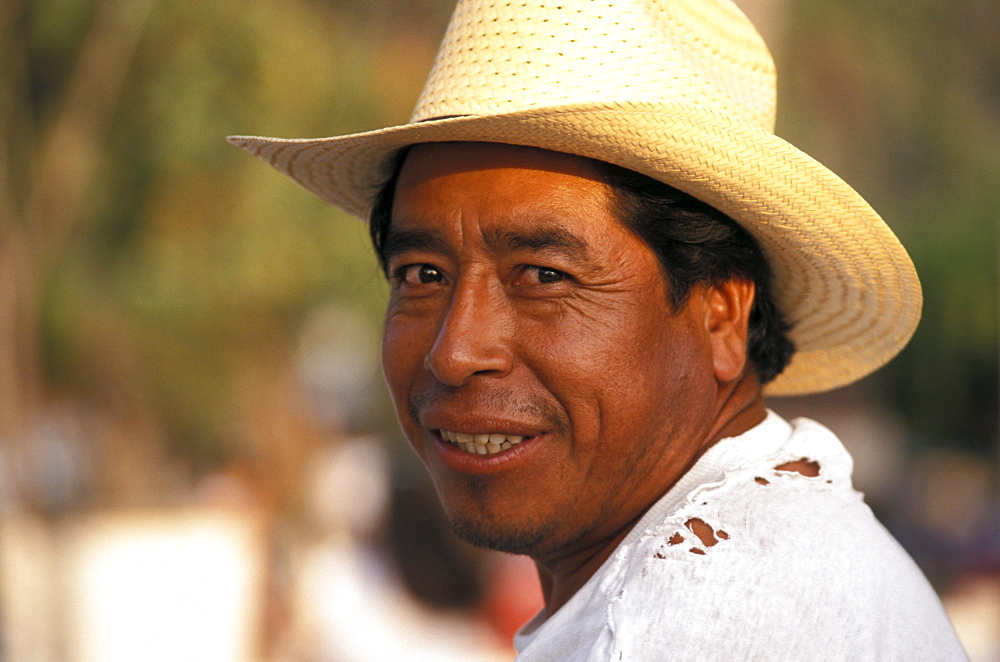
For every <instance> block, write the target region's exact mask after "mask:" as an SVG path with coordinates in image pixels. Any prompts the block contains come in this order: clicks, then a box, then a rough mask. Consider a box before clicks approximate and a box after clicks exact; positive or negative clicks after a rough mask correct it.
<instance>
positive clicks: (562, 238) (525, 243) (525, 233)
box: [483, 225, 587, 261]
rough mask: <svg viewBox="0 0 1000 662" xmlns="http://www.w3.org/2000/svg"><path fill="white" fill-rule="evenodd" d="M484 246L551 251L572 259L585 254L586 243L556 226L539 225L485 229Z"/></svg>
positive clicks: (492, 248) (510, 250)
mask: <svg viewBox="0 0 1000 662" xmlns="http://www.w3.org/2000/svg"><path fill="white" fill-rule="evenodd" d="M483 241H485V242H486V246H487V247H488V248H489V249H490V250H491V251H493V252H495V253H503V252H515V251H520V250H529V251H552V252H555V253H559V254H561V255H563V256H565V257H567V258H570V259H572V260H576V261H580V260H583V259H584V258H586V256H587V243H586V242H585V241H584V240H583V239H580V238H579V237H578V236H576V235H575V234H573V233H572V232H570V231H568V230H566V229H564V228H562V227H557V226H552V225H540V226H538V227H534V228H530V229H527V230H517V231H514V230H487V231H486V232H485V233H484V235H483Z"/></svg>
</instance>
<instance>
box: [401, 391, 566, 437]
mask: <svg viewBox="0 0 1000 662" xmlns="http://www.w3.org/2000/svg"><path fill="white" fill-rule="evenodd" d="M458 391H459V389H458V388H454V387H451V386H447V385H445V384H441V383H436V384H434V385H432V386H429V387H427V388H425V389H423V390H421V391H420V392H418V393H411V394H410V395H409V396H408V397H407V399H406V408H407V410H408V411H409V414H410V418H411V419H412V420H414V421H419V420H420V412H421V411H423V410H424V409H426V408H427V407H432V406H444V405H447V404H448V401H449V400H450V399H451V398H452V397H453V396H454V394H455V393H457V392H458ZM461 404H462V407H464V408H473V407H474V408H475V409H477V410H486V411H493V412H498V413H502V414H503V415H504V416H508V417H515V418H524V419H526V420H529V421H533V422H538V421H544V422H545V423H546V424H547V429H549V430H551V431H552V432H556V433H562V432H566V431H567V430H566V422H565V419H564V418H563V416H562V414H561V410H560V409H559V408H558V407H557V406H556V405H555V404H554V403H552V402H549V401H545V400H537V399H535V398H531V397H530V396H525V395H524V394H522V393H519V392H517V391H513V390H510V389H501V390H497V391H490V392H488V393H482V394H477V395H476V396H475V398H474V400H472V401H471V402H470V401H469V399H468V398H463V400H462V403H461Z"/></svg>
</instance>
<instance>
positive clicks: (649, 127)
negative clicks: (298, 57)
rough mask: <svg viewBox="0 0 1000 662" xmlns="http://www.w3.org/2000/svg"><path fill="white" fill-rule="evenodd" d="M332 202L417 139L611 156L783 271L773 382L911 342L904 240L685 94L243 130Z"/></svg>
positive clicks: (353, 197)
mask: <svg viewBox="0 0 1000 662" xmlns="http://www.w3.org/2000/svg"><path fill="white" fill-rule="evenodd" d="M230 141H231V142H232V143H233V144H235V145H237V146H239V147H242V148H243V149H245V150H247V151H248V152H250V153H252V154H254V155H256V156H258V157H260V158H262V159H264V160H265V161H267V162H268V163H270V164H271V165H272V166H274V167H275V168H277V169H278V170H279V171H281V172H283V173H285V174H286V175H288V176H290V177H291V178H293V179H295V180H296V181H297V182H299V183H300V184H301V185H302V186H304V187H305V188H307V189H308V190H310V191H312V192H313V193H315V194H316V195H318V196H319V197H320V198H322V199H324V200H326V201H327V202H329V203H331V204H333V205H335V206H337V207H340V208H342V209H344V210H345V211H347V212H348V213H350V214H353V215H355V216H358V217H359V218H362V219H365V218H366V217H367V215H368V213H369V210H370V207H371V203H372V200H373V198H374V195H375V193H376V192H377V191H378V189H379V187H380V186H381V185H382V184H383V183H384V181H385V179H386V178H387V177H388V175H389V173H388V172H387V169H388V168H389V166H390V164H391V160H392V159H391V157H392V155H393V154H394V153H395V152H396V151H397V150H399V149H401V148H403V147H405V146H407V145H413V144H418V143H427V142H448V141H476V142H499V143H509V144H514V145H526V146H531V147H539V148H543V149H549V150H553V151H557V152H565V153H569V154H576V155H579V156H585V157H589V158H594V159H598V160H601V161H606V162H609V163H614V164H616V165H619V166H622V167H624V168H628V169H631V170H634V171H636V172H640V173H643V174H645V175H648V176H650V177H653V178H654V179H657V180H660V181H663V182H665V183H667V184H670V185H671V186H674V187H676V188H678V189H680V190H682V191H684V192H686V193H688V194H690V195H693V196H694V197H696V198H698V199H700V200H702V201H703V202H706V203H708V204H710V205H712V206H713V207H715V208H716V209H718V210H720V211H722V212H723V213H725V214H727V215H728V216H729V217H731V218H732V219H733V220H735V221H736V222H738V223H740V224H741V225H742V226H743V227H744V228H746V229H747V230H748V231H749V232H750V233H751V234H752V235H753V236H754V237H755V238H756V239H757V241H758V242H759V243H760V245H761V247H762V248H763V250H764V252H765V254H766V256H767V258H768V261H769V263H770V265H771V268H772V271H773V274H774V281H773V282H774V296H775V300H776V303H777V305H778V307H779V309H780V310H781V311H782V313H783V314H784V315H785V317H786V319H787V321H788V322H789V323H790V324H791V325H792V330H791V332H790V334H789V335H790V337H791V339H792V340H793V341H794V343H795V345H796V348H797V351H796V353H795V356H794V357H793V359H792V361H791V363H790V364H789V365H788V367H787V368H786V369H785V371H784V372H783V373H782V374H781V375H779V376H778V377H777V378H776V379H775V380H774V381H773V382H771V383H770V384H768V385H767V387H766V393H767V394H769V395H801V394H807V393H817V392H821V391H826V390H830V389H833V388H837V387H839V386H843V385H846V384H849V383H851V382H854V381H856V380H858V379H860V378H862V377H864V376H866V375H868V374H869V373H871V372H873V371H875V370H877V369H878V368H880V367H881V366H882V365H884V364H885V363H886V362H887V361H889V360H890V359H891V358H892V357H893V356H895V355H896V354H897V353H898V352H899V350H900V349H902V348H903V346H904V345H905V344H906V343H907V341H908V340H909V339H910V337H911V336H912V334H913V331H914V330H915V329H916V326H917V322H918V321H919V318H920V309H921V304H922V295H921V289H920V283H919V280H918V279H917V275H916V271H915V269H914V268H913V264H912V262H911V261H910V258H909V256H908V255H907V254H906V251H905V249H903V247H902V245H901V244H900V243H899V241H898V240H897V239H896V237H895V235H893V233H892V231H891V230H890V229H889V227H888V226H887V225H886V224H885V223H884V221H882V219H881V218H880V217H879V215H878V214H877V213H876V212H875V211H874V210H873V209H872V208H871V206H870V205H868V203H867V202H865V201H864V199H863V198H862V197H861V196H860V195H859V194H858V193H857V192H856V191H854V189H852V188H851V187H850V186H849V185H847V184H846V183H845V182H844V181H843V180H841V179H840V178H839V177H837V176H836V175H835V174H833V173H832V172H831V171H830V170H828V169H827V168H826V167H824V166H823V165H822V164H820V163H819V162H818V161H816V160H815V159H813V158H811V157H810V156H808V155H807V154H805V153H804V152H802V151H801V150H799V149H797V148H795V147H794V146H792V145H791V144H789V143H788V142H786V141H784V140H782V139H781V138H778V137H777V136H775V135H774V134H772V133H769V132H767V131H765V130H763V129H761V128H759V127H757V126H755V125H752V124H750V123H748V122H744V121H741V120H738V119H733V118H731V117H729V116H726V115H723V114H720V113H716V112H712V111H709V110H705V109H703V108H699V107H695V106H690V105H686V104H676V103H645V104H636V103H627V104H624V103H622V104H616V103H593V104H573V105H565V106H558V107H542V108H536V109H529V110H524V111H519V112H515V113H509V114H503V115H488V116H467V117H453V118H446V119H440V120H431V121H426V122H420V123H414V124H406V125H401V126H395V127H390V128H386V129H379V130H376V131H370V132H366V133H360V134H353V135H348V136H340V137H334V138H319V139H306V140H302V139H278V138H259V137H245V136H234V137H232V138H230Z"/></svg>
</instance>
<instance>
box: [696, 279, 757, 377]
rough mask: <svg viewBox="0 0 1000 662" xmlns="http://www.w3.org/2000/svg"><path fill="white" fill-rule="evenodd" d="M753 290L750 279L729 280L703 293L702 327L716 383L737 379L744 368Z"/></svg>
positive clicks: (712, 286) (710, 287)
mask: <svg viewBox="0 0 1000 662" xmlns="http://www.w3.org/2000/svg"><path fill="white" fill-rule="evenodd" d="M755 289H756V288H755V287H754V284H753V283H752V282H751V281H749V280H743V279H730V280H727V281H725V282H722V283H719V284H716V285H711V286H709V287H708V288H707V289H706V290H705V292H704V295H705V302H706V304H707V305H706V307H705V329H706V331H707V332H708V340H709V345H710V346H711V349H712V366H713V368H714V370H715V378H716V379H717V380H718V381H719V382H732V381H735V380H736V379H739V377H740V376H741V375H742V374H743V371H744V369H745V368H746V363H747V328H748V326H749V323H750V309H751V308H752V307H753V299H754V292H755Z"/></svg>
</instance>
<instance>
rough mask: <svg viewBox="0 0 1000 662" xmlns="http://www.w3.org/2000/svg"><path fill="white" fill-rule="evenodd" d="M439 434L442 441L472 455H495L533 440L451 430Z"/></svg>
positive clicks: (515, 436)
mask: <svg viewBox="0 0 1000 662" xmlns="http://www.w3.org/2000/svg"><path fill="white" fill-rule="evenodd" d="M438 433H439V434H440V435H441V438H442V439H444V440H445V441H447V442H448V443H449V444H451V445H452V446H454V447H455V448H458V449H459V450H463V451H465V452H466V453H469V454H472V455H495V454H497V453H502V452H504V451H506V450H510V449H511V448H513V447H514V446H516V445H518V444H519V443H521V442H522V441H524V440H525V439H531V437H524V436H521V435H514V434H501V433H496V432H492V433H483V434H467V433H465V432H452V431H451V430H438Z"/></svg>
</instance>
